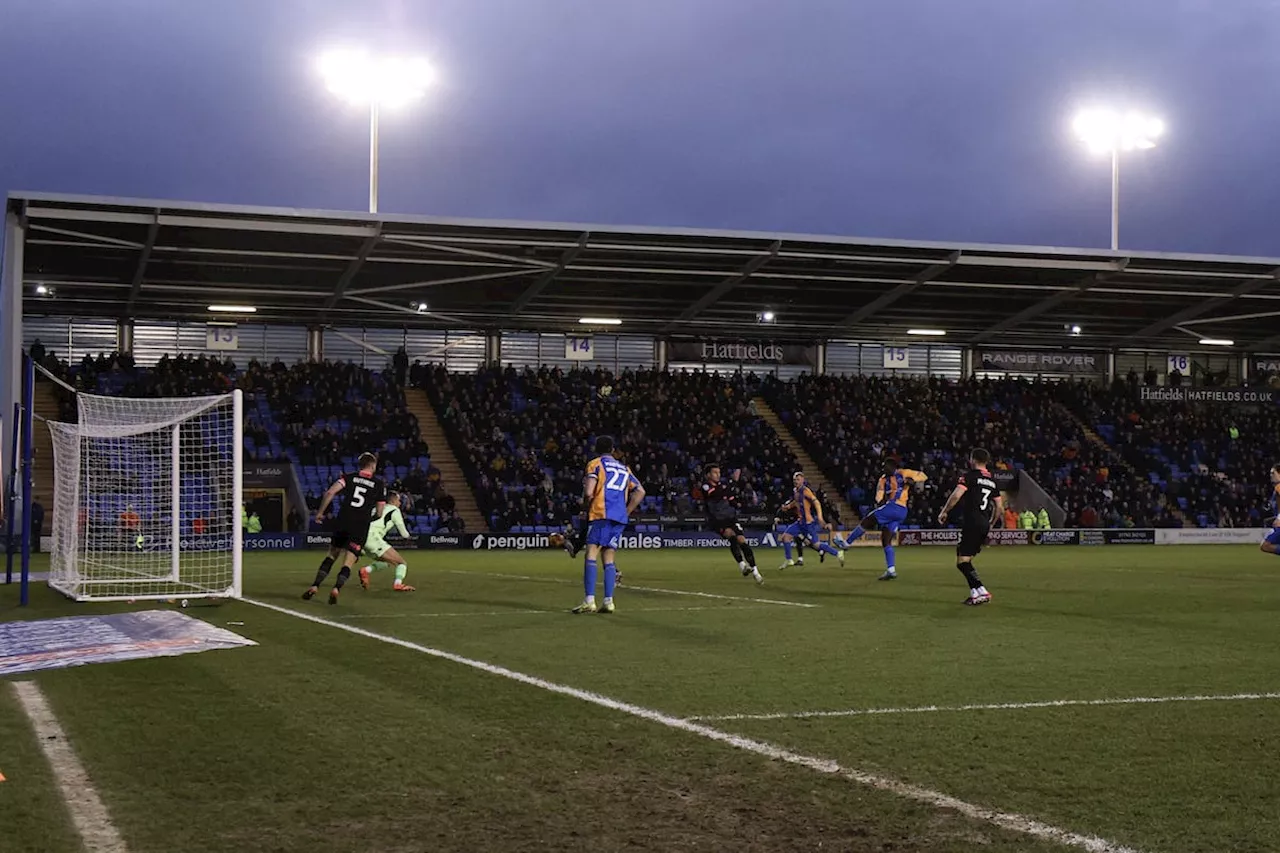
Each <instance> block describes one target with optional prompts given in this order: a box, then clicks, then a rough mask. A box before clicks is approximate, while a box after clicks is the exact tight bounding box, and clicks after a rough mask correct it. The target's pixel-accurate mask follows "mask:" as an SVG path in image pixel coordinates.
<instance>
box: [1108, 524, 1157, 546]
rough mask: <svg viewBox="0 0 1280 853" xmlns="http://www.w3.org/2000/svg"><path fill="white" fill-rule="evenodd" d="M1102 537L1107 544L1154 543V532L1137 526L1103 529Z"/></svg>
mask: <svg viewBox="0 0 1280 853" xmlns="http://www.w3.org/2000/svg"><path fill="white" fill-rule="evenodd" d="M1102 539H1103V541H1104V542H1106V543H1107V544H1108V545H1154V544H1156V532H1155V531H1154V530H1142V529H1138V528H1134V529H1132V530H1104V531H1102Z"/></svg>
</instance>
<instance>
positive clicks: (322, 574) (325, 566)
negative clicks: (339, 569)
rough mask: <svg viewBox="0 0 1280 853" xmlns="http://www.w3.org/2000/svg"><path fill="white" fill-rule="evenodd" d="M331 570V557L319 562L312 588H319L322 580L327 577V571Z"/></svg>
mask: <svg viewBox="0 0 1280 853" xmlns="http://www.w3.org/2000/svg"><path fill="white" fill-rule="evenodd" d="M332 568H333V557H325V558H324V559H323V560H321V561H320V569H319V571H317V572H316V582H315V583H313V584H312V586H320V584H322V583H324V579H325V578H327V577H329V570H330V569H332Z"/></svg>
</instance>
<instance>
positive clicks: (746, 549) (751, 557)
mask: <svg viewBox="0 0 1280 853" xmlns="http://www.w3.org/2000/svg"><path fill="white" fill-rule="evenodd" d="M742 556H743V557H745V558H746V560H747V565H748V566H754V565H755V564H756V552H755V551H752V550H751V546H750V545H748V544H747V543H746V542H743V543H742Z"/></svg>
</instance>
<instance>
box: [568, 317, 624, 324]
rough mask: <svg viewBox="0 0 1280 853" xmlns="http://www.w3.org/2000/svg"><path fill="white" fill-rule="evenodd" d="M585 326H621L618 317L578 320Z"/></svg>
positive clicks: (583, 318)
mask: <svg viewBox="0 0 1280 853" xmlns="http://www.w3.org/2000/svg"><path fill="white" fill-rule="evenodd" d="M578 322H579V323H581V324H582V325H584V326H621V325H622V321H621V320H619V319H618V318H617V317H582V318H580V319H579V320H578Z"/></svg>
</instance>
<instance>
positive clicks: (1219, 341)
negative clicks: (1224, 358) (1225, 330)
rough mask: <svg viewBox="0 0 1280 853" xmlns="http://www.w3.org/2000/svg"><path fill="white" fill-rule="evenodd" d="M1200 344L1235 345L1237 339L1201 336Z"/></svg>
mask: <svg viewBox="0 0 1280 853" xmlns="http://www.w3.org/2000/svg"><path fill="white" fill-rule="evenodd" d="M1200 345H1201V346H1205V347H1233V346H1235V345H1236V342H1235V341H1228V340H1224V339H1222V338H1201V339H1200Z"/></svg>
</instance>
